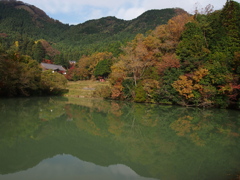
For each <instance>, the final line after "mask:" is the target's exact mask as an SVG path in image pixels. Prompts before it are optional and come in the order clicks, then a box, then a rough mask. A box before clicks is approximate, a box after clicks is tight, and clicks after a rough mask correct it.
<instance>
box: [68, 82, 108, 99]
mask: <svg viewBox="0 0 240 180" xmlns="http://www.w3.org/2000/svg"><path fill="white" fill-rule="evenodd" d="M107 86H110V84H109V82H107V81H106V82H99V81H91V80H88V81H69V82H68V89H69V92H68V93H66V94H65V95H64V96H66V97H79V98H92V97H93V96H94V93H95V92H96V91H98V90H99V89H102V88H104V87H107Z"/></svg>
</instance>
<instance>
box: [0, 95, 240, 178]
mask: <svg viewBox="0 0 240 180" xmlns="http://www.w3.org/2000/svg"><path fill="white" fill-rule="evenodd" d="M0 115H1V116H0V152H1V153H0V174H2V175H0V179H3V178H5V179H7V178H8V179H18V178H17V177H21V176H22V178H20V179H27V178H28V179H33V180H34V179H38V178H39V179H47V178H49V179H54V178H55V179H56V178H58V179H61V178H62V179H66V177H68V178H67V179H77V178H80V179H81V178H82V179H100V178H102V179H151V178H153V179H173V180H174V179H177V180H178V179H179V180H181V179H184V180H188V179H189V180H190V179H234V178H236V177H237V174H238V173H239V172H240V168H239V167H240V154H239V150H240V141H239V140H240V113H239V112H238V111H232V110H217V109H209V110H201V109H196V108H194V109H187V108H182V107H172V106H159V105H145V104H136V103H124V102H116V101H103V100H93V99H91V100H87V99H74V98H73V99H66V98H56V97H48V98H30V99H26V98H25V99H5V100H1V101H0ZM63 154H64V155H63ZM52 157H53V158H52ZM116 164H117V165H116ZM63 169H65V170H63ZM96 176H97V178H96ZM63 177H65V178H63Z"/></svg>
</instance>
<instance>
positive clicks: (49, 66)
mask: <svg viewBox="0 0 240 180" xmlns="http://www.w3.org/2000/svg"><path fill="white" fill-rule="evenodd" d="M41 66H42V67H43V68H44V69H52V70H54V71H56V70H59V71H66V69H65V68H64V67H62V66H61V65H56V64H48V63H41Z"/></svg>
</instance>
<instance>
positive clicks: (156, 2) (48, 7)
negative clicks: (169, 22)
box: [22, 0, 240, 24]
mask: <svg viewBox="0 0 240 180" xmlns="http://www.w3.org/2000/svg"><path fill="white" fill-rule="evenodd" d="M22 1H23V2H25V3H28V4H31V5H34V6H36V7H38V8H40V9H42V10H43V11H44V12H46V14H47V15H48V16H50V17H51V18H53V19H56V20H59V21H61V22H62V23H65V24H79V23H84V22H85V21H87V20H92V19H99V18H102V17H107V16H115V17H117V18H119V19H124V20H131V19H134V18H136V17H138V16H139V15H141V14H142V13H144V12H145V11H147V10H151V9H165V8H176V7H178V8H182V9H184V10H186V11H187V12H189V13H193V12H194V10H195V9H196V7H198V9H202V8H204V7H206V6H207V5H208V4H211V5H213V7H214V10H218V9H222V7H223V6H224V5H225V3H226V1H227V0H22ZM235 1H236V2H239V3H240V0H235Z"/></svg>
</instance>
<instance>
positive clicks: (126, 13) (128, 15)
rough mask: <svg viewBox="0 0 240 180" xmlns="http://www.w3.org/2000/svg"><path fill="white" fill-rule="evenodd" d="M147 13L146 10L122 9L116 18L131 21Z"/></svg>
mask: <svg viewBox="0 0 240 180" xmlns="http://www.w3.org/2000/svg"><path fill="white" fill-rule="evenodd" d="M145 11H146V10H145V9H144V8H128V9H124V8H121V9H119V10H118V12H117V14H116V17H117V18H120V19H125V20H131V19H134V18H136V17H138V16H139V15H141V14H142V13H144V12H145Z"/></svg>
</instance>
